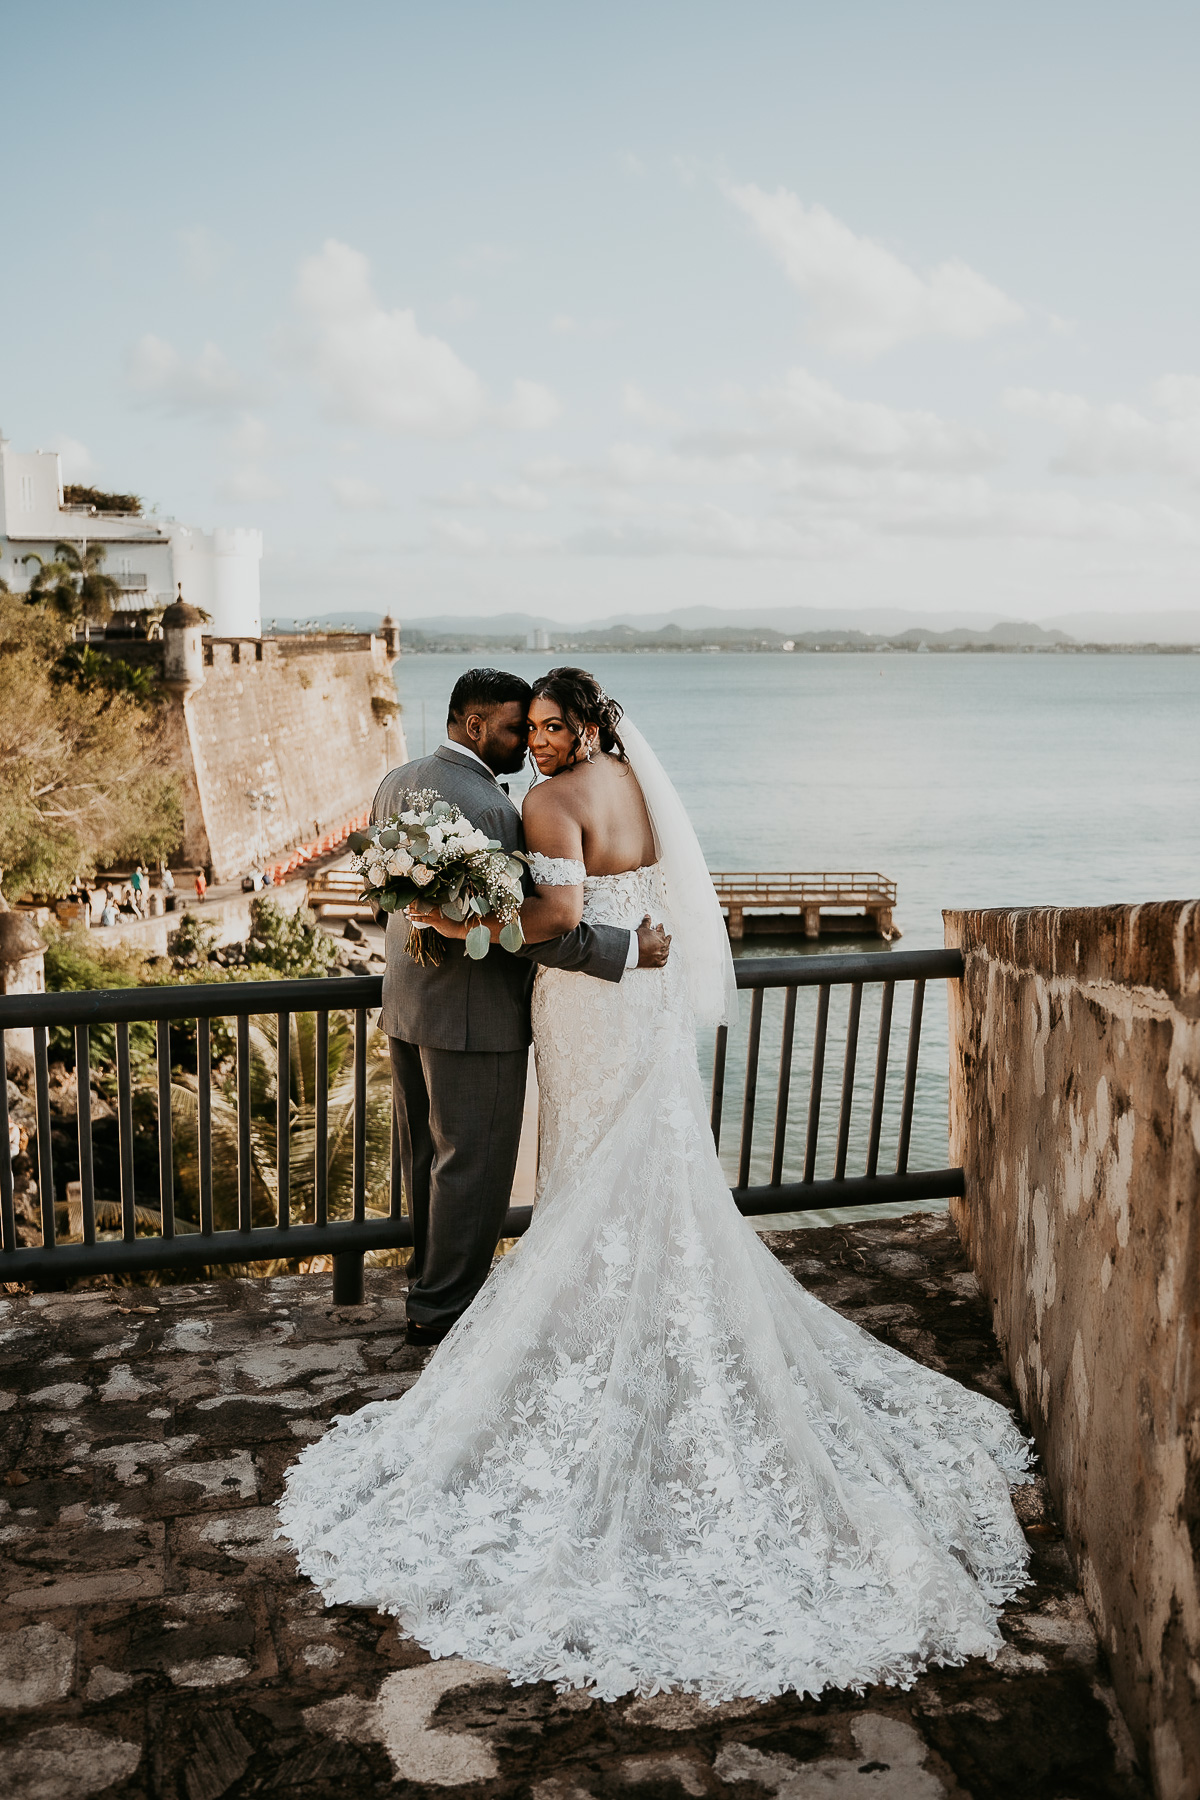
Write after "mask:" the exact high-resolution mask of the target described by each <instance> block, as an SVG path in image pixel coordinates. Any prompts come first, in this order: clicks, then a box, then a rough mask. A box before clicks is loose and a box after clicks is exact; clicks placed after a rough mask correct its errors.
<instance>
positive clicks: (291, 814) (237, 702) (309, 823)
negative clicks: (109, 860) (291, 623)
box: [182, 635, 407, 881]
mask: <svg viewBox="0 0 1200 1800" xmlns="http://www.w3.org/2000/svg"><path fill="white" fill-rule="evenodd" d="M203 648H204V685H203V687H201V688H200V689H199V690H198V691H197V692H195V693H192V694H190V695H189V696H188V697H187V698H186V699H185V700H184V701H183V703H182V711H183V714H184V720H185V725H186V739H187V750H188V756H187V760H186V762H185V768H189V769H190V771H191V779H190V780H189V781H188V782H187V784H186V785H187V788H188V789H189V790H190V791H189V792H187V793H186V794H185V830H184V847H183V860H184V861H185V862H187V863H189V864H190V863H205V864H208V865H210V866H211V868H212V871H213V877H214V879H215V880H217V881H228V880H230V879H232V878H234V877H235V876H237V875H239V874H241V873H242V871H243V870H244V869H246V868H248V867H249V866H250V865H251V864H253V863H255V862H257V861H258V860H259V858H260V855H261V857H262V858H263V860H268V861H269V860H270V859H271V857H272V856H274V855H275V854H276V853H277V852H278V851H281V850H284V849H287V848H289V847H290V846H291V845H293V844H295V843H297V842H300V841H307V840H309V839H313V838H318V837H321V836H322V835H323V834H324V833H326V832H328V830H329V829H330V827H331V826H339V825H341V824H343V823H345V821H347V820H348V819H351V818H354V817H357V816H358V815H360V814H361V813H363V812H364V811H365V810H366V809H367V807H368V806H369V805H370V803H371V800H372V798H373V796H374V793H375V790H376V788H377V787H378V786H379V783H380V781H381V780H382V779H383V777H384V775H385V774H386V773H387V771H388V770H389V769H390V768H393V767H395V765H396V764H397V763H400V762H404V761H405V760H406V759H407V758H406V751H405V745H404V731H403V728H402V726H401V724H400V720H399V713H398V710H397V703H396V690H395V684H394V682H393V680H392V674H391V660H390V658H389V655H388V651H387V646H386V644H385V642H384V639H383V638H381V637H371V636H366V635H363V636H343V637H340V638H339V637H329V638H253V639H246V638H242V639H236V638H235V639H228V638H208V639H206V640H204V645H203ZM255 793H259V794H262V793H268V794H270V795H271V796H272V798H271V799H269V800H268V801H266V802H264V803H263V805H262V806H261V808H260V807H259V806H257V805H256V804H255V802H254V801H253V799H252V798H250V796H251V795H253V794H255ZM260 819H261V827H260ZM260 831H261V837H260Z"/></svg>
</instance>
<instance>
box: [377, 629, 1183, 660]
mask: <svg viewBox="0 0 1200 1800" xmlns="http://www.w3.org/2000/svg"><path fill="white" fill-rule="evenodd" d="M413 635H414V636H415V635H416V634H413ZM400 649H401V654H402V655H405V654H407V655H409V656H466V655H475V654H477V653H478V654H486V655H498V654H500V653H501V652H503V653H504V654H505V655H508V656H512V655H522V656H559V655H569V654H578V655H581V656H583V655H586V656H593V655H597V654H603V655H605V656H818V655H820V656H831V655H832V656H1200V644H935V643H921V644H895V643H887V642H883V643H875V644H869V643H868V644H847V643H828V644H825V643H822V644H806V643H801V642H795V643H793V644H792V645H791V647H790V648H787V647H785V646H784V645H783V644H629V643H620V642H616V643H603V642H601V643H593V642H590V641H589V642H588V643H586V644H580V643H572V642H570V641H564V640H557V641H554V642H551V643H549V644H539V645H533V644H526V643H519V642H517V641H516V640H514V639H511V638H461V639H449V638H446V639H431V640H427V641H426V642H423V643H414V642H412V641H411V639H410V638H409V637H408V636H406V635H405V633H404V632H401V636H400Z"/></svg>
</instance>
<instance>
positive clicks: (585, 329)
mask: <svg viewBox="0 0 1200 1800" xmlns="http://www.w3.org/2000/svg"><path fill="white" fill-rule="evenodd" d="M550 329H551V331H552V332H553V333H554V334H555V336H556V337H577V338H606V337H611V336H612V334H613V332H614V331H615V330H616V326H615V325H614V324H613V323H612V321H611V320H610V319H577V318H576V317H575V315H574V313H555V315H554V317H553V318H552V319H551V321H550Z"/></svg>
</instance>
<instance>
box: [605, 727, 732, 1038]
mask: <svg viewBox="0 0 1200 1800" xmlns="http://www.w3.org/2000/svg"><path fill="white" fill-rule="evenodd" d="M620 732H621V741H622V743H623V744H624V745H625V754H626V755H627V756H628V758H629V764H630V767H631V768H632V770H633V772H634V774H635V775H636V776H637V779H638V785H639V787H640V788H641V790H642V798H643V799H644V800H645V802H646V811H647V812H648V813H649V815H650V824H651V826H652V827H653V830H654V839H655V843H656V845H657V848H658V860H659V866H660V868H661V870H662V874H663V879H664V881H665V882H666V888H667V903H668V905H669V907H670V911H671V926H672V932H671V956H672V958H673V959H678V961H679V963H680V964H681V966H682V968H683V973H684V976H685V979H686V981H687V986H688V995H689V998H690V1000H691V1004H692V1011H693V1013H694V1014H695V1017H696V1022H697V1024H701V1025H732V1024H733V1023H734V1022H735V1020H736V1019H737V1016H738V998H737V984H736V982H735V980H734V974H733V954H732V952H731V951H730V948H729V934H728V932H727V931H726V929H725V921H724V919H723V918H722V916H721V908H720V906H719V905H718V903H717V895H716V890H715V889H714V887H713V884H712V876H711V875H710V874H709V872H708V864H707V863H706V862H705V860H704V852H703V851H702V850H701V848H700V841H699V839H698V838H697V836H696V832H695V828H694V826H693V825H692V821H691V820H690V819H689V818H688V816H687V812H686V810H685V808H684V804H683V801H682V800H681V799H680V798H679V795H678V794H677V793H676V791H675V785H674V783H673V782H672V780H671V777H670V776H669V775H668V774H667V771H666V770H665V769H664V768H663V766H662V764H661V763H660V762H659V760H658V757H657V756H656V755H655V754H654V751H653V750H652V749H651V748H650V746H649V744H648V743H647V742H646V739H645V738H644V737H643V735H642V733H641V732H640V731H639V730H638V728H637V726H636V725H635V724H633V722H632V721H631V720H630V718H629V715H628V714H626V715H625V717H624V718H623V719H622V720H621V725H620Z"/></svg>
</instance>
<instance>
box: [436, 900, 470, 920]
mask: <svg viewBox="0 0 1200 1800" xmlns="http://www.w3.org/2000/svg"><path fill="white" fill-rule="evenodd" d="M442 911H443V912H444V913H445V915H446V917H447V918H448V919H453V920H454V922H455V924H456V925H457V924H460V923H461V922H462V920H463V919H465V918H466V916H467V903H466V901H465V900H443V901H442Z"/></svg>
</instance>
